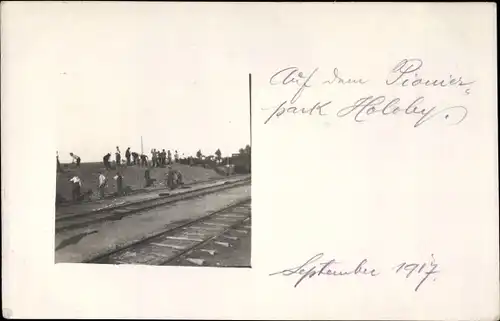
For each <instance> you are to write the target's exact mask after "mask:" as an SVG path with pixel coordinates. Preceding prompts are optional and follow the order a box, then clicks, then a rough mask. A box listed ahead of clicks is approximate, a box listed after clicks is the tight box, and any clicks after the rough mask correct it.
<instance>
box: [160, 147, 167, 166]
mask: <svg viewBox="0 0 500 321" xmlns="http://www.w3.org/2000/svg"><path fill="white" fill-rule="evenodd" d="M160 155H161V156H160V158H161V161H160V164H161V166H162V167H163V166H165V163H166V159H167V153H166V152H165V150H164V149H163V150H162V151H161V153H160Z"/></svg>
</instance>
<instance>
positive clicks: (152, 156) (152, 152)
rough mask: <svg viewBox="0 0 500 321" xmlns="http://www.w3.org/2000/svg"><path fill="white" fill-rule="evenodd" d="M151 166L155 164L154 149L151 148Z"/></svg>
mask: <svg viewBox="0 0 500 321" xmlns="http://www.w3.org/2000/svg"><path fill="white" fill-rule="evenodd" d="M151 162H152V164H151V167H155V166H156V150H155V149H154V148H153V149H152V150H151Z"/></svg>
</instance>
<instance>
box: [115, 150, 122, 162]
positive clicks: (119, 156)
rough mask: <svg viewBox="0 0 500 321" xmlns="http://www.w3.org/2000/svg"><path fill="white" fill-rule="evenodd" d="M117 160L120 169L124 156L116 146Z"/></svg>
mask: <svg viewBox="0 0 500 321" xmlns="http://www.w3.org/2000/svg"><path fill="white" fill-rule="evenodd" d="M115 160H116V167H119V166H120V165H121V163H122V154H121V152H120V148H118V146H116V152H115Z"/></svg>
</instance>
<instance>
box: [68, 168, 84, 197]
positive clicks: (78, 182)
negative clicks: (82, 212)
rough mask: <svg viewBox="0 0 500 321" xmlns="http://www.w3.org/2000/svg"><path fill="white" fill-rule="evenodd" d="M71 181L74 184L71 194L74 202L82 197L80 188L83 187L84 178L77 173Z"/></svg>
mask: <svg viewBox="0 0 500 321" xmlns="http://www.w3.org/2000/svg"><path fill="white" fill-rule="evenodd" d="M69 181H70V182H72V184H73V186H72V188H71V196H72V198H73V202H76V201H78V200H79V199H80V190H81V187H82V180H81V179H80V177H78V176H77V175H75V176H73V178H71V179H70V180H69Z"/></svg>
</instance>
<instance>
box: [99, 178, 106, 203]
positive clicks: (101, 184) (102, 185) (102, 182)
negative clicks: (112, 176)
mask: <svg viewBox="0 0 500 321" xmlns="http://www.w3.org/2000/svg"><path fill="white" fill-rule="evenodd" d="M106 183H107V178H106V176H104V175H103V174H102V173H99V187H98V189H99V197H100V198H101V199H103V198H104V188H105V187H106Z"/></svg>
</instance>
